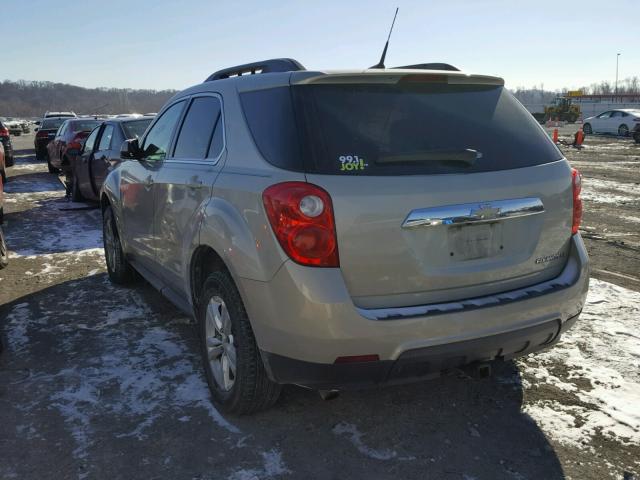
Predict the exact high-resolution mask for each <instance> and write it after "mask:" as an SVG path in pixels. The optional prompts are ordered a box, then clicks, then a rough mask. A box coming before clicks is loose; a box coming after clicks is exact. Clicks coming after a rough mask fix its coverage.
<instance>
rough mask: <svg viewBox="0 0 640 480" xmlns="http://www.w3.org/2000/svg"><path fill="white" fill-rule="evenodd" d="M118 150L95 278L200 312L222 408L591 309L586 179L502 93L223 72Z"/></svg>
mask: <svg viewBox="0 0 640 480" xmlns="http://www.w3.org/2000/svg"><path fill="white" fill-rule="evenodd" d="M435 67H437V69H435ZM122 156H123V158H125V160H124V161H123V162H122V163H121V164H120V165H119V166H118V167H117V168H115V169H114V170H113V171H112V172H111V173H110V174H109V176H108V177H107V179H106V182H105V184H104V187H103V189H102V194H101V203H102V209H103V212H104V216H103V218H104V244H105V253H106V261H107V267H108V270H109V275H110V276H111V278H112V280H113V281H115V282H126V281H129V280H131V279H133V278H134V274H133V272H134V270H136V271H137V272H139V273H140V274H142V276H144V277H145V278H146V279H147V280H148V281H150V282H151V283H152V284H153V285H154V286H156V287H157V288H158V289H159V290H160V291H161V292H162V293H163V294H164V295H166V297H168V298H169V299H170V300H171V301H173V302H174V303H175V304H176V305H177V306H179V307H180V308H181V309H183V310H184V311H185V312H189V313H190V314H193V315H194V316H195V318H196V319H197V322H198V325H199V327H198V328H199V331H200V335H201V338H202V353H203V359H204V365H205V370H206V375H207V380H208V382H209V386H210V388H211V392H212V395H213V399H214V401H215V402H216V403H217V404H218V405H219V406H221V407H222V408H223V409H224V410H226V411H230V412H235V413H247V412H252V411H256V410H259V409H262V408H266V407H268V406H269V405H271V404H273V403H274V402H275V401H276V399H277V397H278V394H279V391H280V385H281V384H289V383H290V384H298V385H303V386H307V387H311V388H315V389H318V390H331V389H343V388H354V387H363V386H370V385H379V384H385V383H393V382H404V381H410V380H416V379H422V378H427V377H429V376H432V375H433V374H434V373H437V372H440V371H442V370H446V369H449V368H454V367H458V366H461V365H464V364H469V363H472V362H484V361H490V360H494V359H509V358H512V357H514V356H517V355H524V354H527V353H530V352H533V351H536V350H539V349H541V348H544V347H548V346H550V345H552V344H554V343H555V342H556V341H557V340H558V339H559V337H560V335H561V334H562V332H564V331H565V330H566V329H568V328H569V327H570V326H571V325H572V324H573V323H574V322H575V320H576V319H577V318H578V315H579V313H580V311H581V309H582V306H583V304H584V300H585V296H586V293H587V288H588V259H587V253H586V251H585V248H584V245H583V243H582V240H581V238H580V235H579V233H578V226H579V223H580V218H581V210H582V207H581V201H580V176H579V174H578V173H577V172H576V171H575V170H572V169H571V167H570V166H569V164H568V163H567V161H566V159H564V158H563V156H562V154H561V152H560V151H559V150H558V149H557V148H556V147H555V145H554V144H553V143H552V142H551V141H550V140H549V138H548V136H547V135H546V134H545V132H544V131H543V130H542V129H541V128H540V127H539V126H538V124H537V122H536V121H535V120H534V119H533V117H532V116H531V115H530V114H529V113H528V112H527V111H526V110H525V109H524V108H523V107H522V105H520V103H518V101H517V100H515V99H514V97H513V96H512V95H511V94H510V93H509V92H508V91H507V90H506V89H505V88H504V86H503V81H502V80H501V79H500V78H495V77H489V76H481V75H469V74H465V73H462V72H459V71H457V70H456V69H454V68H453V67H450V66H447V65H443V64H438V65H437V66H434V65H428V64H427V65H418V66H413V67H411V68H401V69H369V70H353V71H346V72H345V71H341V72H333V73H332V72H320V71H308V70H305V69H304V68H302V66H301V65H300V64H299V63H297V62H295V61H294V60H289V59H276V60H270V61H266V62H258V63H254V64H249V65H243V66H239V67H233V68H230V69H226V70H222V71H220V72H216V73H215V74H213V75H212V76H211V77H210V78H208V79H207V80H206V81H205V82H204V83H202V84H201V85H197V86H194V87H192V88H189V89H187V90H185V91H183V92H180V93H179V94H177V95H176V96H175V97H173V98H172V99H171V100H170V101H169V102H168V103H167V105H166V106H165V107H164V108H163V109H162V111H161V112H160V113H159V114H158V116H157V117H156V119H155V120H154V122H153V123H152V124H151V125H150V126H149V128H148V129H147V131H146V132H145V134H144V135H143V136H142V137H141V138H140V139H139V140H137V139H134V140H130V141H128V142H125V144H123V148H122Z"/></svg>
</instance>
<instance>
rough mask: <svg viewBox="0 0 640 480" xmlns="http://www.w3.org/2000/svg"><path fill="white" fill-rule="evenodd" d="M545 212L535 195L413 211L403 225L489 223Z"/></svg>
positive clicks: (430, 225) (408, 226) (434, 225)
mask: <svg viewBox="0 0 640 480" xmlns="http://www.w3.org/2000/svg"><path fill="white" fill-rule="evenodd" d="M543 212H544V205H543V204H542V200H540V199H539V198H534V197H527V198H513V199H508V200H492V201H489V202H478V203H462V204H459V205H443V206H441V207H431V208H420V209H417V210H413V211H411V212H410V213H409V215H407V218H406V219H405V220H404V222H402V228H415V227H436V226H440V225H467V224H471V223H487V222H495V221H499V220H504V219H507V218H518V217H526V216H529V215H537V214H539V213H543Z"/></svg>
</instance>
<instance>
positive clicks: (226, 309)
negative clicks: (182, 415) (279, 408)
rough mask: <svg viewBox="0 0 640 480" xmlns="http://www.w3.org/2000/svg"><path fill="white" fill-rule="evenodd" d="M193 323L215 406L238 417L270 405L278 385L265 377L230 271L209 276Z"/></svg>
mask: <svg viewBox="0 0 640 480" xmlns="http://www.w3.org/2000/svg"><path fill="white" fill-rule="evenodd" d="M197 319H198V330H199V334H200V344H201V351H202V359H203V363H204V368H205V374H206V377H207V383H208V384H209V389H210V390H211V396H212V397H213V401H214V403H215V404H216V405H218V406H219V407H220V408H221V409H222V410H224V411H225V412H228V413H235V414H240V415H242V414H247V413H253V412H257V411H259V410H264V409H267V408H269V407H270V406H272V405H273V404H274V403H275V402H276V401H277V400H278V397H279V395H280V390H281V386H280V385H278V384H276V383H274V382H272V381H271V380H270V379H269V377H268V376H267V372H266V371H265V368H264V365H263V363H262V359H261V357H260V351H259V350H258V346H257V344H256V341H255V338H254V336H253V330H252V329H251V324H250V323H249V318H248V316H247V312H246V311H245V308H244V305H243V303H242V299H241V298H240V294H239V293H238V289H237V288H236V286H235V284H234V282H233V279H232V278H231V276H230V275H229V273H228V272H226V271H216V272H213V273H211V274H210V275H209V276H208V277H207V279H206V281H205V283H204V286H203V293H202V295H200V302H199V305H198V312H197Z"/></svg>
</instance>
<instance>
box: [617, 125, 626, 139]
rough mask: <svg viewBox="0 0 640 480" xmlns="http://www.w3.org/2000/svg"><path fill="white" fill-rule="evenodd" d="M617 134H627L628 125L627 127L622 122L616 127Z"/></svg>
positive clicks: (624, 135)
mask: <svg viewBox="0 0 640 480" xmlns="http://www.w3.org/2000/svg"><path fill="white" fill-rule="evenodd" d="M618 135H620V136H621V137H628V136H629V127H627V126H626V125H625V124H624V123H623V124H622V125H620V126H619V127H618Z"/></svg>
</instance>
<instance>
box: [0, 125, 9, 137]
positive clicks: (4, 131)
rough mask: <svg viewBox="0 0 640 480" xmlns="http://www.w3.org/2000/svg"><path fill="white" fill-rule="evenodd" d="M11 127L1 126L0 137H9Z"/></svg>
mask: <svg viewBox="0 0 640 480" xmlns="http://www.w3.org/2000/svg"><path fill="white" fill-rule="evenodd" d="M8 136H9V129H8V128H7V127H2V128H0V137H8Z"/></svg>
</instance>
